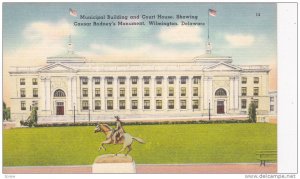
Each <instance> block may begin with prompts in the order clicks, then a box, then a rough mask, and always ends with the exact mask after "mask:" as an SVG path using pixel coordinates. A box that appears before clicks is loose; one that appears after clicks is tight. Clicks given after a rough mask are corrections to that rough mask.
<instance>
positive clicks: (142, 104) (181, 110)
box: [9, 43, 270, 121]
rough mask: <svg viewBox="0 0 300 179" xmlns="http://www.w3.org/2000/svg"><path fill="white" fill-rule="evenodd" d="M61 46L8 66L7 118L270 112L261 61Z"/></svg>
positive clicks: (173, 115) (186, 115)
mask: <svg viewBox="0 0 300 179" xmlns="http://www.w3.org/2000/svg"><path fill="white" fill-rule="evenodd" d="M71 45H72V44H71V43H70V44H69V49H68V52H67V53H66V54H64V55H60V56H56V57H48V58H47V64H46V65H45V66H37V67H11V69H10V72H9V73H10V77H11V80H13V82H14V83H13V85H12V87H11V90H12V94H13V95H12V96H11V101H12V106H11V112H12V114H11V115H12V119H15V120H22V119H26V118H27V117H28V116H29V114H30V111H31V109H32V108H33V107H37V108H38V115H39V121H73V119H74V115H75V118H76V120H104V119H112V117H113V115H120V116H121V118H123V119H124V118H130V119H134V118H174V117H197V116H208V115H209V113H210V114H211V115H212V116H220V117H222V116H236V115H246V114H247V109H248V106H249V104H250V102H251V101H254V102H255V103H256V105H257V111H258V114H262V115H267V114H269V112H270V96H269V93H268V91H269V86H268V84H269V81H268V80H269V71H270V69H269V67H268V66H265V65H242V66H238V65H234V64H233V63H232V58H231V57H228V56H214V55H212V54H211V53H210V51H208V52H207V53H206V54H204V55H202V56H199V57H196V58H194V59H191V61H190V62H182V63H179V62H146V61H145V62H91V61H88V60H87V59H85V58H84V57H80V56H77V55H76V54H74V52H73V51H72V48H71Z"/></svg>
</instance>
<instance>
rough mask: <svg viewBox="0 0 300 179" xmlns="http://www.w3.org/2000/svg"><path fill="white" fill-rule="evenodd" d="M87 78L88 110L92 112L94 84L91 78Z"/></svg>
mask: <svg viewBox="0 0 300 179" xmlns="http://www.w3.org/2000/svg"><path fill="white" fill-rule="evenodd" d="M88 78H89V81H88V84H89V87H88V96H89V110H90V111H93V110H94V105H93V104H94V103H93V95H94V88H93V86H94V84H93V77H92V76H90V77H88Z"/></svg>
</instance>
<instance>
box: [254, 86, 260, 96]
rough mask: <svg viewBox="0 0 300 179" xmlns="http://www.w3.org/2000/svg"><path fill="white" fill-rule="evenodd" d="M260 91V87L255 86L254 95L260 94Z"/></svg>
mask: <svg viewBox="0 0 300 179" xmlns="http://www.w3.org/2000/svg"><path fill="white" fill-rule="evenodd" d="M258 91H259V89H258V87H255V88H254V89H253V95H254V96H258Z"/></svg>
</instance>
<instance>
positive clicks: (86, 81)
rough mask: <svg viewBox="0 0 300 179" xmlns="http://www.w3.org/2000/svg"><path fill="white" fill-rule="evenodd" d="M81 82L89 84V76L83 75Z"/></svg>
mask: <svg viewBox="0 0 300 179" xmlns="http://www.w3.org/2000/svg"><path fill="white" fill-rule="evenodd" d="M81 83H82V84H83V85H87V84H88V78H87V77H82V78H81Z"/></svg>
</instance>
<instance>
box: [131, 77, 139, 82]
mask: <svg viewBox="0 0 300 179" xmlns="http://www.w3.org/2000/svg"><path fill="white" fill-rule="evenodd" d="M137 81H138V77H137V76H132V77H131V83H132V84H137Z"/></svg>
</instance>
